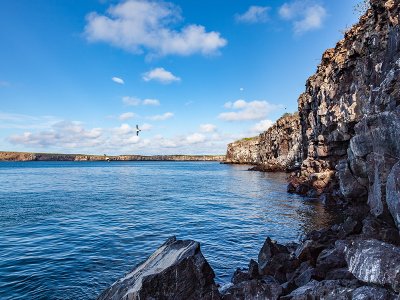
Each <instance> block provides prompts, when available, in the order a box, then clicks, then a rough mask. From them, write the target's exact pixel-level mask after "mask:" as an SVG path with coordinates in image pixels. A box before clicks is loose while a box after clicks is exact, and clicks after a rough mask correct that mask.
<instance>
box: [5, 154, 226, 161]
mask: <svg viewBox="0 0 400 300" xmlns="http://www.w3.org/2000/svg"><path fill="white" fill-rule="evenodd" d="M105 160H111V161H224V160H225V156H224V155H151V156H145V155H117V156H104V155H85V154H55V153H27V152H0V161H105Z"/></svg>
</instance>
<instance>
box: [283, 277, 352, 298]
mask: <svg viewBox="0 0 400 300" xmlns="http://www.w3.org/2000/svg"><path fill="white" fill-rule="evenodd" d="M358 286H359V285H358V283H357V281H356V280H323V281H320V282H318V281H316V280H312V281H310V282H309V283H308V284H306V285H304V286H302V287H299V288H298V289H296V290H294V291H293V292H291V293H290V294H289V295H286V296H283V297H281V298H280V299H282V300H289V299H291V300H308V299H352V298H351V294H352V292H353V291H354V290H355V289H356V288H357V287H358Z"/></svg>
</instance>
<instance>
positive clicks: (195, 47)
mask: <svg viewBox="0 0 400 300" xmlns="http://www.w3.org/2000/svg"><path fill="white" fill-rule="evenodd" d="M182 20H183V18H182V16H181V10H180V8H179V7H178V6H176V5H174V4H172V3H169V2H162V1H152V0H125V1H123V2H121V3H120V4H117V5H114V6H110V7H109V8H108V10H107V12H106V14H104V15H102V14H98V13H96V12H92V13H90V14H89V15H87V17H86V21H87V24H86V26H85V35H86V38H87V40H88V41H90V42H105V43H109V44H111V45H113V46H115V47H118V48H122V49H124V50H126V51H129V52H132V53H137V54H141V53H143V52H144V51H148V52H149V53H150V54H154V55H160V56H165V55H171V54H173V55H192V54H197V53H199V54H203V55H209V54H215V53H218V50H219V49H220V48H222V47H224V46H225V45H226V44H227V41H226V40H225V39H224V38H222V37H221V34H220V33H219V32H216V31H210V32H207V31H206V29H205V27H204V26H202V25H195V24H189V25H185V26H183V27H181V28H180V29H177V28H178V27H177V23H178V22H180V21H182Z"/></svg>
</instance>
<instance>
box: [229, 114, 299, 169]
mask: <svg viewBox="0 0 400 300" xmlns="http://www.w3.org/2000/svg"><path fill="white" fill-rule="evenodd" d="M300 141H301V134H300V119H299V115H298V114H297V113H295V114H285V115H284V116H283V117H281V118H280V119H279V120H278V121H276V122H275V123H274V124H273V125H272V126H271V127H270V128H269V129H268V130H267V131H265V132H263V133H261V134H260V135H259V136H257V137H254V138H250V139H243V140H240V141H237V142H234V143H231V144H229V145H228V150H227V153H226V162H227V163H239V164H253V165H256V167H255V169H256V170H261V171H285V170H286V169H287V168H288V167H291V166H292V165H294V164H295V162H297V161H300V160H301V157H300V154H301V152H300V146H301V142H300Z"/></svg>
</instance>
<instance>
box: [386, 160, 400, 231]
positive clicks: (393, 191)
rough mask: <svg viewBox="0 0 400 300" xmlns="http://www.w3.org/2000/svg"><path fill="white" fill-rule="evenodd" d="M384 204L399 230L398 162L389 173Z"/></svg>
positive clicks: (399, 165)
mask: <svg viewBox="0 0 400 300" xmlns="http://www.w3.org/2000/svg"><path fill="white" fill-rule="evenodd" d="M386 202H387V205H388V207H389V211H390V213H391V215H392V217H393V219H394V221H395V223H396V226H397V228H398V229H399V230H400V161H399V162H397V163H396V164H395V165H394V166H393V168H392V170H391V171H390V173H389V176H388V180H387V185H386Z"/></svg>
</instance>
